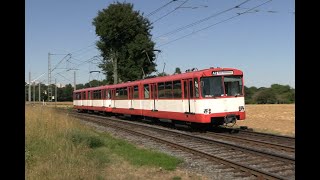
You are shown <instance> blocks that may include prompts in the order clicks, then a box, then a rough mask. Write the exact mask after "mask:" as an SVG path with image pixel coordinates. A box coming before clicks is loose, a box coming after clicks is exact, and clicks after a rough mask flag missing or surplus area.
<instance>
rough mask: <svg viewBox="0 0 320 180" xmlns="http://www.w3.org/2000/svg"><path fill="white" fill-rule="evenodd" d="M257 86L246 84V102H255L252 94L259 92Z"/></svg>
mask: <svg viewBox="0 0 320 180" xmlns="http://www.w3.org/2000/svg"><path fill="white" fill-rule="evenodd" d="M257 90H258V89H257V88H256V87H254V86H252V87H250V88H248V87H246V86H244V94H245V102H246V104H254V103H255V102H254V101H253V99H252V96H253V95H254V94H255V93H256V92H257Z"/></svg>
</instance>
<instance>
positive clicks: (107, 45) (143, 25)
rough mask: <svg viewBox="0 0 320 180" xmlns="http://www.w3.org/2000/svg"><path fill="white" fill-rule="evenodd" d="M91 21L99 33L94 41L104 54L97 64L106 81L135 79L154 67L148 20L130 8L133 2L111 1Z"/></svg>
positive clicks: (149, 72) (146, 73) (116, 81)
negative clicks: (111, 2)
mask: <svg viewBox="0 0 320 180" xmlns="http://www.w3.org/2000/svg"><path fill="white" fill-rule="evenodd" d="M92 24H93V25H94V26H95V27H96V34H97V35H98V36H99V37H100V40H99V41H98V42H97V44H96V45H97V47H98V49H99V50H100V52H101V56H102V57H103V60H102V62H101V64H100V65H99V67H100V68H102V70H103V72H104V74H105V75H106V76H107V81H108V83H109V84H112V83H113V84H117V83H118V80H119V81H124V82H125V81H134V80H137V79H141V78H143V77H145V76H147V75H149V74H151V73H152V72H154V71H156V69H155V67H156V64H155V63H154V60H155V54H154V45H155V43H154V42H153V41H152V40H151V34H150V30H151V29H152V26H151V23H150V22H149V20H148V19H147V18H144V17H143V16H142V15H141V14H140V12H139V11H135V10H133V4H130V3H126V2H123V3H120V2H116V3H113V4H110V5H109V6H108V7H107V8H106V9H103V10H102V11H99V12H98V15H97V16H96V17H95V18H94V19H93V22H92Z"/></svg>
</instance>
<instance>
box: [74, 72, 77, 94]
mask: <svg viewBox="0 0 320 180" xmlns="http://www.w3.org/2000/svg"><path fill="white" fill-rule="evenodd" d="M76 86H77V84H76V71H74V90H77V87H76Z"/></svg>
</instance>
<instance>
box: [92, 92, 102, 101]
mask: <svg viewBox="0 0 320 180" xmlns="http://www.w3.org/2000/svg"><path fill="white" fill-rule="evenodd" d="M93 99H101V90H97V91H93Z"/></svg>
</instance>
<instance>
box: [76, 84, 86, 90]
mask: <svg viewBox="0 0 320 180" xmlns="http://www.w3.org/2000/svg"><path fill="white" fill-rule="evenodd" d="M76 87H77V88H76V89H83V88H85V86H84V85H83V84H77V85H76Z"/></svg>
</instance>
